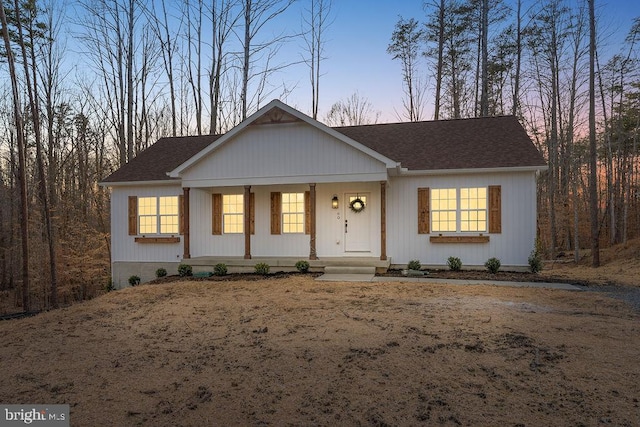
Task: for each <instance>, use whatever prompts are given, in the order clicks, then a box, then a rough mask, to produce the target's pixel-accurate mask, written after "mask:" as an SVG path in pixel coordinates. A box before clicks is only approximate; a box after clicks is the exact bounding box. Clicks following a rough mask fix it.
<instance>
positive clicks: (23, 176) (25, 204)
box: [0, 0, 31, 312]
mask: <svg viewBox="0 0 640 427" xmlns="http://www.w3.org/2000/svg"><path fill="white" fill-rule="evenodd" d="M0 24H2V38H3V39H4V47H5V55H6V56H7V64H8V66H9V76H10V78H11V93H12V96H13V118H14V123H15V132H16V143H17V151H18V180H19V186H20V235H21V239H22V242H21V243H22V309H23V310H24V311H25V312H28V311H30V309H31V305H30V297H29V292H30V286H29V201H28V199H27V167H26V158H25V146H26V144H25V138H24V132H23V126H24V123H23V120H22V111H21V109H22V103H21V101H20V88H19V83H18V74H17V73H16V68H15V59H14V56H13V51H12V48H11V40H10V39H9V28H8V26H7V17H6V14H5V8H4V2H3V1H2V0H0Z"/></svg>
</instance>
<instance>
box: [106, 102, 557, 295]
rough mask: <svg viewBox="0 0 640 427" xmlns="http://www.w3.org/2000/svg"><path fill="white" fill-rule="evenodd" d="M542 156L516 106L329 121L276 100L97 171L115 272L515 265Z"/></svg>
mask: <svg viewBox="0 0 640 427" xmlns="http://www.w3.org/2000/svg"><path fill="white" fill-rule="evenodd" d="M544 169H546V163H545V161H544V159H543V157H542V155H541V154H540V153H539V152H538V150H537V149H536V147H535V146H534V145H533V143H532V142H531V139H530V138H529V137H528V135H527V133H526V132H525V130H524V129H523V127H522V126H521V124H520V123H519V122H518V120H517V119H516V118H515V117H513V116H506V117H489V118H473V119H458V120H440V121H426V122H410V123H393V124H373V125H363V126H347V127H333V128H332V127H328V126H326V125H324V124H322V123H320V122H318V121H316V120H314V119H312V118H310V117H308V116H307V115H305V114H303V113H301V112H300V111H297V110H296V109H294V108H292V107H290V106H288V105H286V104H284V103H283V102H281V101H279V100H274V101H272V102H270V103H269V104H268V105H266V106H265V107H263V108H261V109H260V110H259V111H257V112H256V113H255V114H253V115H252V116H250V117H248V118H247V119H246V120H244V121H243V122H242V123H240V124H239V125H238V126H236V127H235V128H233V129H231V130H230V131H229V132H227V133H225V134H223V135H202V136H190V137H171V138H162V139H160V140H159V141H158V142H156V143H155V144H154V145H152V146H151V147H149V148H148V149H146V150H144V151H143V152H141V153H140V154H139V155H138V156H137V157H136V158H134V159H133V160H131V161H130V162H129V163H127V164H126V165H124V166H122V167H121V168H120V169H118V170H117V171H115V172H114V173H113V174H111V175H110V176H108V177H107V178H105V179H104V180H103V181H102V183H101V185H104V186H108V187H110V188H111V256H112V260H111V262H112V279H113V281H114V283H115V285H116V286H117V287H122V286H126V285H127V283H128V278H129V277H130V276H131V275H138V276H140V277H141V278H142V280H143V281H146V280H150V279H152V278H154V274H155V271H156V269H157V268H159V267H163V268H166V269H167V271H169V274H175V272H176V271H177V266H178V265H179V264H180V263H183V262H184V263H187V264H190V265H192V266H193V267H194V271H197V270H198V269H199V270H202V271H212V270H213V266H214V265H215V264H217V263H219V262H224V263H226V264H227V265H228V266H229V268H230V270H231V269H232V268H233V267H234V266H235V267H237V268H245V271H246V269H248V268H251V269H253V268H252V266H253V265H254V264H255V263H257V262H267V263H268V264H270V265H271V268H272V270H276V269H277V270H284V269H293V266H294V264H295V261H297V260H301V259H306V260H309V262H310V263H311V265H312V268H316V269H322V268H325V267H327V266H330V265H332V263H333V264H335V265H343V266H344V265H349V264H350V263H351V261H353V264H354V265H363V263H364V264H366V263H367V262H369V265H371V266H374V267H376V268H377V269H384V268H388V267H389V266H406V264H407V263H408V261H410V260H413V259H417V260H419V261H421V263H422V264H423V265H424V266H442V267H446V262H447V259H448V258H449V257H450V256H455V257H458V258H460V259H461V261H462V263H463V266H466V267H473V266H479V267H482V266H483V265H484V263H485V262H486V260H487V259H489V258H491V257H496V258H498V259H500V261H501V263H502V265H503V269H508V268H518V267H519V268H523V267H526V266H527V265H528V257H529V254H530V253H531V251H532V250H533V249H534V245H535V239H536V216H537V213H536V175H537V173H538V172H539V171H541V170H544ZM356 261H357V263H356ZM172 272H173V273H172Z"/></svg>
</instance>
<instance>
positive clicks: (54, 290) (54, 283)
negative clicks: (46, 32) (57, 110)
mask: <svg viewBox="0 0 640 427" xmlns="http://www.w3.org/2000/svg"><path fill="white" fill-rule="evenodd" d="M14 6H15V14H16V27H17V29H18V40H19V44H20V49H21V50H22V64H23V66H24V76H25V83H26V86H27V95H28V97H29V107H30V109H31V115H32V120H33V131H34V135H35V140H36V141H35V142H36V163H37V167H38V175H39V187H40V197H41V199H42V209H43V211H44V221H45V229H46V237H47V243H48V248H49V274H50V279H51V285H50V290H51V306H52V307H53V308H57V307H58V275H57V272H56V245H55V241H54V236H53V219H52V217H51V211H50V210H49V197H48V191H47V176H46V174H45V171H44V160H43V158H42V156H43V155H42V135H41V132H40V105H39V96H38V83H37V73H36V62H35V61H36V55H35V50H34V45H35V40H34V38H33V34H34V31H35V29H34V28H33V21H34V20H35V17H34V16H30V17H29V20H28V22H29V34H30V37H29V47H30V53H31V58H30V59H31V73H32V75H31V76H30V75H29V57H28V55H27V49H26V44H27V43H26V42H25V40H24V35H23V31H22V17H21V15H20V4H19V2H18V0H14ZM32 79H33V81H32Z"/></svg>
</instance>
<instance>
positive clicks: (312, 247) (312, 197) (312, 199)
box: [309, 184, 318, 260]
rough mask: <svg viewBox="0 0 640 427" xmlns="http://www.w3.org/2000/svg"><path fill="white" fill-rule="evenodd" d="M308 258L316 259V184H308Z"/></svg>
mask: <svg viewBox="0 0 640 427" xmlns="http://www.w3.org/2000/svg"><path fill="white" fill-rule="evenodd" d="M309 205H310V206H309V216H310V220H309V222H310V224H309V228H310V230H309V259H311V260H314V259H318V254H317V253H316V184H309Z"/></svg>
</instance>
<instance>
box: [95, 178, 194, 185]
mask: <svg viewBox="0 0 640 427" xmlns="http://www.w3.org/2000/svg"><path fill="white" fill-rule="evenodd" d="M181 184H182V180H180V179H164V180H156V181H118V182H99V183H98V185H100V186H101V187H134V186H146V185H149V186H151V185H156V186H157V185H177V186H181Z"/></svg>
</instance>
